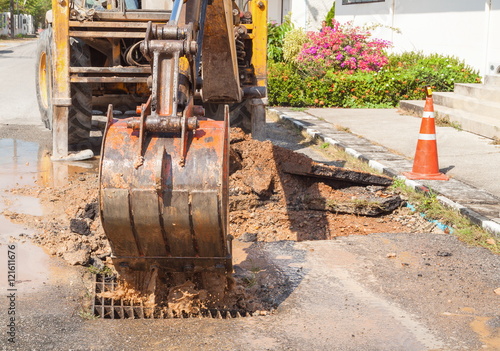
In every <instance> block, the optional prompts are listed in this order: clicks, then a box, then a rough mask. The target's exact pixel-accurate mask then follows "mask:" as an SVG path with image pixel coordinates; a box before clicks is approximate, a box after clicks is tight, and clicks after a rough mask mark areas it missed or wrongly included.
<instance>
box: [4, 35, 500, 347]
mask: <svg viewBox="0 0 500 351" xmlns="http://www.w3.org/2000/svg"><path fill="white" fill-rule="evenodd" d="M1 44H2V42H0V45H1ZM8 51H9V52H8ZM10 51H11V52H10ZM33 53H34V46H33V44H27V45H22V46H17V47H12V48H11V49H8V50H5V49H3V48H2V46H0V81H2V82H11V81H13V80H14V81H15V84H16V85H15V87H16V88H15V89H14V88H12V85H10V87H11V88H6V87H5V85H6V84H2V85H1V89H2V90H1V91H0V103H1V106H2V110H1V112H0V147H1V150H2V158H1V159H0V182H1V183H0V188H1V190H2V191H0V210H1V211H4V210H9V211H12V212H18V213H22V212H23V211H25V212H26V213H30V214H38V215H40V214H43V215H47V216H48V215H50V213H49V214H48V213H44V209H43V208H41V206H40V204H39V203H38V202H37V200H36V199H33V198H29V197H23V196H19V195H16V194H12V193H9V192H8V191H5V190H8V189H10V188H12V187H18V186H23V185H27V186H29V185H32V184H33V181H34V179H37V178H38V173H39V172H41V169H42V167H41V166H40V162H41V161H40V160H39V155H40V154H41V153H43V152H41V151H43V148H45V145H50V133H49V132H47V131H44V130H43V129H42V128H41V124H40V122H39V120H38V119H37V118H36V117H37V113H36V111H37V109H36V101H35V96H34V93H33V81H34V79H33V77H32V76H30V75H32V74H33V67H34V58H33V57H32V55H33ZM12 84H14V83H12ZM0 228H1V229H0V243H1V246H0V273H1V274H0V290H1V291H2V293H1V294H0V346H1V347H2V349H3V350H16V349H17V350H499V349H500V307H499V306H500V295H498V294H496V293H495V292H494V290H495V289H497V288H500V273H499V272H500V257H499V256H496V255H493V254H491V253H490V252H489V251H487V250H484V249H479V248H471V247H467V246H465V245H464V244H462V243H461V242H459V241H458V240H456V239H455V238H454V237H453V236H450V235H444V234H441V235H439V234H428V233H421V234H411V235H409V234H406V233H400V234H383V233H380V234H375V235H370V236H349V237H342V238H338V239H337V240H332V241H311V242H300V243H294V242H277V243H252V244H249V243H240V242H236V243H235V246H236V250H239V252H240V262H238V264H240V265H243V264H244V263H245V262H247V263H248V262H251V263H252V265H258V266H259V268H260V269H265V270H268V271H270V272H273V273H272V274H271V275H270V278H269V279H268V281H267V282H266V283H265V286H264V284H263V285H262V288H265V289H267V290H268V294H269V295H270V297H271V298H273V299H275V300H276V301H278V308H277V311H276V313H275V314H272V315H269V316H260V317H249V318H242V319H231V320H216V319H184V320H94V319H86V318H82V317H81V316H80V312H81V310H82V305H83V304H84V303H85V301H86V300H88V291H89V290H88V289H89V288H90V286H89V279H88V274H86V273H85V272H86V270H85V269H84V268H81V267H70V266H68V265H67V264H66V263H65V262H63V261H61V260H59V259H56V258H52V257H49V256H48V255H46V254H45V253H44V252H43V251H42V250H41V249H40V248H37V247H35V246H33V245H31V244H29V243H28V242H24V243H23V242H22V240H21V241H15V242H14V243H15V246H16V248H15V252H16V256H15V261H16V274H17V275H16V280H15V284H14V286H15V289H17V290H16V291H15V299H14V301H15V303H14V305H12V298H9V294H11V293H12V292H11V291H8V289H9V285H8V282H9V280H8V274H7V273H8V272H7V270H8V265H7V263H8V258H7V254H8V250H9V249H8V245H9V244H10V245H13V243H12V242H11V240H10V237H11V236H13V237H18V238H19V235H20V234H23V233H28V234H29V230H28V229H26V228H25V226H23V225H18V224H13V223H11V222H10V221H9V220H8V219H7V218H5V217H4V216H0ZM21 238H22V237H21ZM389 253H394V254H395V256H394V257H392V258H388V257H387V254H389ZM391 256H392V255H391ZM10 288H12V287H10ZM13 306H14V309H15V314H14V315H12V314H9V311H10V310H9V308H11V307H13ZM13 316H14V317H15V320H14V321H13V323H14V326H13V328H14V329H12V330H13V331H14V332H15V343H11V342H9V337H10V336H11V335H9V334H8V332H9V331H10V330H11V329H10V327H9V324H11V323H12V321H11V319H10V317H13ZM2 329H3V330H2Z"/></svg>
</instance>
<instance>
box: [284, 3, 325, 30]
mask: <svg viewBox="0 0 500 351" xmlns="http://www.w3.org/2000/svg"><path fill="white" fill-rule="evenodd" d="M290 1H291V7H290V11H291V13H292V22H293V23H294V24H295V26H296V27H301V28H304V29H306V30H319V29H320V28H321V22H322V21H323V20H324V19H325V17H326V14H327V13H328V11H330V8H331V7H332V5H333V3H334V0H290Z"/></svg>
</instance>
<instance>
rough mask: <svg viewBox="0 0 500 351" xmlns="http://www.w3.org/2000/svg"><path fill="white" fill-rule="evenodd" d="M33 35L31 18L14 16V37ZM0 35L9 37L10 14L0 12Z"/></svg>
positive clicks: (22, 15)
mask: <svg viewBox="0 0 500 351" xmlns="http://www.w3.org/2000/svg"><path fill="white" fill-rule="evenodd" d="M18 34H23V35H32V34H35V26H34V22H33V16H31V15H25V14H19V15H14V35H18ZM0 35H5V36H8V35H10V12H0Z"/></svg>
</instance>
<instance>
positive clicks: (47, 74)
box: [35, 27, 52, 130]
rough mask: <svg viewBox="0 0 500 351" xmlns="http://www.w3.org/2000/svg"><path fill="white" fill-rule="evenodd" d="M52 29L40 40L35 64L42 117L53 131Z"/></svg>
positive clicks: (37, 95) (48, 29) (37, 96)
mask: <svg viewBox="0 0 500 351" xmlns="http://www.w3.org/2000/svg"><path fill="white" fill-rule="evenodd" d="M51 43H52V27H48V28H47V29H45V30H44V31H43V32H42V33H40V37H39V38H38V42H37V47H36V62H35V89H36V98H37V101H38V109H39V110H40V117H41V119H42V122H43V124H44V125H45V127H46V128H48V129H50V130H52V65H51V63H52V52H51Z"/></svg>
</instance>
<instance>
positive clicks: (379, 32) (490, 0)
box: [292, 0, 500, 75]
mask: <svg viewBox="0 0 500 351" xmlns="http://www.w3.org/2000/svg"><path fill="white" fill-rule="evenodd" d="M292 1H295V0H292ZM335 19H337V20H338V21H340V22H342V23H344V22H347V21H352V22H353V23H354V24H355V25H364V24H367V23H375V24H380V25H383V27H378V28H376V29H375V30H373V35H374V36H375V37H377V38H381V39H386V40H390V41H392V42H393V44H394V49H393V51H395V52H404V51H422V52H424V53H426V54H430V53H439V54H443V55H452V56H456V57H458V58H460V59H462V60H464V61H465V62H466V63H467V64H469V65H471V66H472V67H474V68H475V69H477V70H479V72H480V73H481V74H482V75H487V74H488V75H489V74H500V0H418V1H416V0H336V11H335ZM391 28H392V29H391ZM395 29H397V30H398V31H400V33H398V32H397V31H396V30H395Z"/></svg>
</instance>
